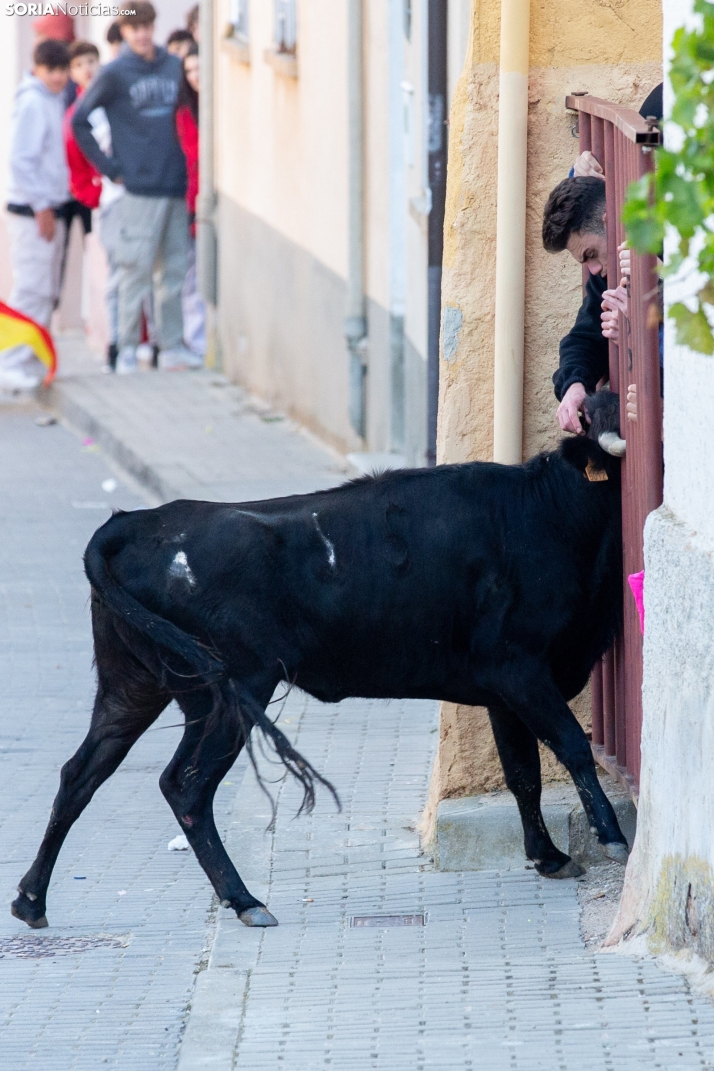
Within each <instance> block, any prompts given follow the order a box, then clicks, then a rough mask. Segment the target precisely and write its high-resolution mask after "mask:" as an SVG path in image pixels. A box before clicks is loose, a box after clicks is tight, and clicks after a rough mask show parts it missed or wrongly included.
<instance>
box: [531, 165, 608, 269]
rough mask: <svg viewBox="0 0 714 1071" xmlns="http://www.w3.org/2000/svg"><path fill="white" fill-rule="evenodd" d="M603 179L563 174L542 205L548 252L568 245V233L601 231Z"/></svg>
mask: <svg viewBox="0 0 714 1071" xmlns="http://www.w3.org/2000/svg"><path fill="white" fill-rule="evenodd" d="M604 211H605V183H604V182H603V180H602V179H599V178H566V179H563V181H562V182H559V183H558V185H557V186H556V187H555V189H554V190H553V191H552V193H551V195H550V197H549V198H548V200H547V201H546V203H545V208H544V209H543V245H544V246H545V248H546V249H547V250H548V252H549V253H561V252H562V251H563V250H564V249H566V248H567V245H568V241H569V239H570V235H571V234H585V233H588V234H604V233H605V224H604V223H603V219H602V217H603V213H604Z"/></svg>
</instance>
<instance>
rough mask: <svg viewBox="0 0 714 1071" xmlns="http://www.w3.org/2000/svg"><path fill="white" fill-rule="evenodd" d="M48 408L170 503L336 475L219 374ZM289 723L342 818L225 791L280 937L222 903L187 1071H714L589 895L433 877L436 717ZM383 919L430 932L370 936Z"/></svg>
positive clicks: (689, 1025)
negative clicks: (334, 791) (607, 932)
mask: <svg viewBox="0 0 714 1071" xmlns="http://www.w3.org/2000/svg"><path fill="white" fill-rule="evenodd" d="M55 402H56V404H57V405H58V406H59V407H60V409H61V411H62V412H63V413H64V414H65V416H66V417H67V418H68V419H69V420H70V421H71V422H72V423H73V424H74V425H75V427H77V428H80V429H81V430H82V431H83V432H84V433H85V434H91V435H92V436H93V437H94V438H96V439H97V441H98V442H100V443H101V444H102V445H103V446H105V447H106V449H107V450H108V451H109V452H110V454H111V456H113V457H114V458H120V459H121V458H124V459H125V460H126V459H127V457H128V458H129V462H130V465H129V467H130V468H132V471H133V472H134V475H135V476H137V477H138V478H140V479H143V480H144V482H145V484H147V485H148V486H149V487H151V488H152V489H153V492H154V494H155V495H157V496H161V497H166V496H167V492H170V493H178V494H183V495H194V496H195V497H217V498H227V499H231V498H233V499H240V498H248V497H252V496H253V495H256V496H257V495H258V494H280V493H286V492H289V491H291V490H294V489H295V490H296V489H303V488H304V489H306V490H307V489H311V488H312V487H314V486H318V485H323V486H327V485H328V484H329V483H336V482H339V481H340V480H341V479H343V478H344V477H343V474H342V472H340V468H341V465H340V462H339V460H338V459H336V458H333V457H332V456H331V455H330V454H329V453H327V452H325V451H323V450H321V448H320V447H319V445H318V444H317V443H315V442H314V441H311V440H310V439H309V438H307V437H305V436H303V435H302V434H301V433H300V432H299V431H297V430H296V429H294V428H293V427H292V426H291V425H290V424H289V422H286V421H281V420H274V419H272V418H273V417H274V416H276V415H277V414H270V413H269V412H267V413H266V412H263V413H262V414H261V413H260V410H259V408H256V407H255V406H254V405H253V403H252V402H251V401H250V399H247V398H246V397H245V396H244V395H243V394H242V393H241V392H240V391H238V390H237V388H233V387H230V386H226V385H225V384H224V383H221V382H220V377H212V376H211V374H210V373H204V374H201V375H199V376H194V375H183V376H179V375H177V376H159V375H155V376H137V377H133V378H130V379H126V380H119V379H116V378H113V377H84V378H80V379H76V380H72V381H70V380H66V381H65V382H64V383H60V384H58V387H57V388H56V390H55ZM232 407H234V408H232ZM261 415H262V417H267V420H266V419H261ZM201 428H203V431H202V432H201ZM207 428H210V429H211V430H210V431H208V430H206V429H207ZM217 429H219V430H217ZM122 451H124V453H122ZM127 452H128V454H127ZM166 465H171V466H173V467H172V469H171V471H170V472H169V471H168V469H167V468H166ZM152 481H155V482H153V483H152ZM281 725H283V726H285V727H286V731H287V732H289V733H290V734H291V735H292V736H293V738H294V739H295V740H296V743H297V746H298V747H299V748H300V749H301V750H302V751H303V752H304V753H305V754H306V755H307V757H308V758H309V759H310V760H311V761H313V762H314V763H315V765H316V766H317V768H318V769H320V770H322V771H323V772H324V773H325V774H326V775H327V776H328V777H330V778H331V779H332V780H333V781H334V782H335V784H336V786H337V788H338V790H339V791H340V794H341V796H342V800H343V805H344V810H343V811H342V813H336V812H335V810H334V807H333V805H332V803H331V801H330V799H329V797H327V796H326V794H325V793H321V794H320V796H319V799H318V806H317V808H316V811H315V814H314V815H313V816H312V817H301V818H299V819H297V820H294V818H293V816H294V813H295V810H296V808H297V805H298V802H299V800H298V793H297V791H296V788H295V786H293V785H292V784H291V783H289V782H280V781H278V782H277V783H276V784H275V785H274V792H275V793H276V795H277V800H278V809H277V820H276V825H275V830H274V832H272V833H266V825H267V823H268V821H269V817H270V812H269V808H268V806H267V803H266V800H265V797H264V796H263V795H262V793H261V792H260V791H259V789H258V787H257V785H256V782H255V779H254V777H253V775H252V772H250V771H248V772H247V773H246V774H245V776H244V777H243V778H242V780H241V781H240V787H238V788H237V789H236V787H235V786H234V787H231V789H230V791H231V793H232V794H233V793H235V796H234V805H233V810H232V814H231V817H230V820H229V822H228V826H227V832H226V842H227V845H228V848H229V851H230V853H231V855H232V856H233V858H234V860H235V862H236V865H237V867H238V869H239V871H240V872H241V875H242V876H243V878H244V879H245V880H246V882H247V883H248V885H249V887H250V888H251V889H252V891H253V892H254V893H255V894H256V895H257V896H260V897H261V898H264V899H266V901H267V903H268V905H269V907H270V909H271V910H272V911H273V912H274V914H276V916H277V917H278V919H279V920H280V926H279V927H278V928H277V929H272V930H266V931H255V930H248V929H246V928H245V927H243V926H242V925H241V924H240V923H238V921H237V919H236V918H235V916H234V915H233V913H232V912H229V911H224V910H223V909H221V908H218V910H217V927H216V931H215V939H214V940H213V943H212V946H211V951H210V956H209V957H208V961H207V963H204V962H202V963H201V964H200V966H201V967H204V966H205V969H202V970H199V973H198V974H197V980H196V986H195V990H194V992H193V995H192V998H191V1009H190V1016H189V1019H188V1026H187V1029H186V1033H185V1036H184V1040H183V1044H182V1046H181V1050H180V1054H179V1063H178V1068H179V1071H198V1069H199V1068H212V1069H220V1071H224V1069H225V1071H228V1069H230V1071H262V1069H263V1068H264V1069H266V1071H268V1069H270V1071H273V1069H277V1068H280V1069H282V1071H313V1069H315V1071H316V1069H318V1068H319V1069H321V1071H328V1069H330V1071H352V1069H354V1071H358V1069H359V1071H367V1069H372V1068H377V1069H383V1071H387V1069H388V1071H427V1069H435V1071H460V1069H461V1068H464V1069H466V1068H470V1069H478V1071H500V1069H501V1068H503V1069H506V1068H507V1069H509V1071H531V1069H536V1068H537V1069H542V1071H576V1069H577V1071H600V1069H602V1071H635V1069H637V1071H640V1069H641V1071H645V1069H647V1071H650V1069H660V1071H680V1069H682V1071H683V1069H685V1068H686V1069H690V1068H697V1069H699V1071H707V1069H709V1071H711V1069H712V1068H714V1005H712V1004H711V1003H710V1002H709V1001H707V1000H705V999H704V998H700V997H698V996H697V995H695V994H693V993H692V992H691V991H690V990H689V987H688V984H687V981H686V979H684V978H682V977H681V976H680V975H677V974H668V973H665V972H664V971H662V970H660V968H658V967H657V965H656V964H655V963H654V961H652V960H651V959H637V958H635V957H625V956H619V955H614V954H611V953H610V954H602V953H597V952H595V951H592V950H589V949H588V948H587V947H586V945H585V942H584V940H583V937H582V934H581V924H580V911H579V905H578V897H577V883H576V882H573V881H564V882H552V881H550V882H549V881H546V880H543V879H541V878H539V877H538V876H537V875H536V874H535V872H534V871H533V870H530V869H526V868H525V867H524V868H523V869H522V870H513V871H504V872H500V873H499V872H481V873H465V874H454V873H439V872H436V871H434V870H433V867H432V865H431V861H430V860H429V859H428V858H425V857H424V856H423V855H421V853H420V849H419V842H418V837H417V835H416V833H415V827H416V822H417V820H418V817H419V814H420V811H421V809H422V807H423V803H424V799H425V795H426V788H427V784H428V778H429V772H430V767H431V762H432V759H433V753H434V749H435V746H436V739H437V733H436V726H437V711H436V704H433V703H414V702H392V703H377V702H366V701H359V700H353V701H349V702H345V703H342V704H340V705H339V706H323V705H321V704H319V703H317V702H316V701H314V700H312V699H309V698H306V697H304V696H300V695H298V694H293V695H291V696H290V697H289V699H288V701H287V703H286V705H285V708H284V711H283V714H282V716H281ZM271 776H273V777H277V771H275V769H274V768H273V770H272V774H271ZM229 780H231V781H235V780H237V778H234V777H233V776H230V777H229ZM127 852H128V853H129V857H130V858H131V852H130V849H129V848H127ZM202 889H203V898H204V899H203V903H204V910H205V911H207V910H208V908H209V904H210V902H211V900H210V896H209V890H208V886H207V883H206V882H205V881H203V884H202ZM56 910H57V908H56V906H55V907H52V906H51V907H50V911H51V912H56ZM384 915H390V916H404V915H406V916H415V915H416V916H420V915H421V916H423V922H424V924H423V925H421V924H416V925H396V926H394V925H376V926H375V925H373V924H371V923H373V922H374V917H375V916H384ZM360 917H362V922H363V923H365V924H359V920H360ZM355 919H356V920H357V924H354V922H355ZM52 920H53V914H52V913H51V914H50V922H51V923H52ZM162 921H163V920H162V919H158V920H157V927H158V928H159V929H160V928H161V923H162ZM389 921H391V922H394V921H395V920H394V919H391V920H389ZM396 921H399V920H398V919H397V920H396ZM402 921H404V920H402ZM412 921H413V922H416V923H420V922H421V920H420V919H416V920H414V919H412ZM130 947H131V946H130ZM137 1066H141V1067H148V1068H153V1067H154V1066H156V1067H162V1066H164V1065H163V1064H161V1063H159V1062H155V1063H148V1064H147V1063H146V1062H144V1063H142V1062H141V1061H140V1060H139V1061H138V1062H137Z"/></svg>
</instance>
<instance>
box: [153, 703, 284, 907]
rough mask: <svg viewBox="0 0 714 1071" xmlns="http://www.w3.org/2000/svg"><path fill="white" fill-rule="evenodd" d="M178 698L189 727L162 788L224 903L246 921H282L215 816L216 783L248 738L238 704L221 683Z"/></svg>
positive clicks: (167, 768) (165, 772)
mask: <svg viewBox="0 0 714 1071" xmlns="http://www.w3.org/2000/svg"><path fill="white" fill-rule="evenodd" d="M271 691H272V688H271ZM176 699H177V701H178V703H179V705H180V707H181V709H182V710H183V712H184V714H185V715H186V729H185V732H184V735H183V737H182V739H181V743H180V744H179V746H178V749H177V751H176V754H175V755H174V757H173V758H172V760H171V762H170V763H169V765H168V766H167V767H166V769H165V770H164V772H163V774H162V775H161V780H160V782H159V784H160V785H161V791H162V792H163V794H164V796H165V797H166V799H167V801H168V803H169V806H170V807H171V809H172V811H173V812H174V814H175V815H176V818H177V819H178V822H179V824H180V826H181V828H182V830H183V831H184V833H185V835H186V838H187V840H188V842H189V844H190V845H191V847H192V848H193V850H194V853H195V855H196V858H197V859H198V861H199V863H200V864H201V866H202V867H203V869H204V871H205V872H206V875H207V877H208V880H209V881H210V882H211V885H212V886H213V888H214V889H215V891H216V895H217V896H218V898H219V900H220V901H221V903H222V904H223V906H224V907H232V908H233V909H234V910H235V912H236V914H237V915H238V918H239V919H240V920H241V922H243V923H244V924H245V925H246V926H277V924H278V923H277V919H275V918H274V916H273V915H271V913H270V912H269V911H268V909H267V908H266V906H265V905H264V904H262V903H261V902H260V900H256V898H255V897H254V896H251V894H250V893H249V892H248V889H247V888H246V886H245V885H244V884H243V882H242V881H241V878H240V876H239V874H238V871H237V870H236V868H235V867H234V866H233V863H232V861H231V858H230V856H229V855H228V853H227V851H226V849H225V848H224V846H223V843H222V841H221V838H220V837H219V835H218V830H217V829H216V824H215V820H214V817H213V797H214V796H215V793H216V789H217V787H218V785H219V784H220V782H221V780H222V779H223V778H224V777H225V775H226V774H227V773H228V771H229V770H230V768H231V766H232V765H233V763H234V762H235V760H236V758H237V757H238V753H239V752H240V750H241V748H242V747H243V745H244V744H245V733H244V729H243V725H242V723H241V721H240V718H239V715H238V712H237V708H236V707H235V705H234V704H231V703H226V702H224V701H223V698H222V696H221V693H220V690H219V689H216V690H215V691H212V690H211V689H210V688H202V689H201V690H199V691H196V692H190V693H186V694H184V695H182V696H177V697H176ZM214 702H216V703H217V705H216V706H215V708H214Z"/></svg>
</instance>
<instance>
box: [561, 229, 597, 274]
mask: <svg viewBox="0 0 714 1071" xmlns="http://www.w3.org/2000/svg"><path fill="white" fill-rule="evenodd" d="M602 218H603V222H604V220H605V217H604V216H603V217H602ZM567 249H568V252H569V253H572V255H573V256H574V257H575V259H576V260H577V262H578V264H584V265H585V267H586V268H587V269H588V271H589V272H590V273H591V274H592V275H607V231H606V230H604V231H603V233H602V234H595V233H593V232H592V231H573V233H572V234H571V235H570V238H569V239H568V245H567Z"/></svg>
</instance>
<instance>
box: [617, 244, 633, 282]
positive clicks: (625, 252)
mask: <svg viewBox="0 0 714 1071" xmlns="http://www.w3.org/2000/svg"><path fill="white" fill-rule="evenodd" d="M617 254H618V257H619V260H620V274H621V275H622V276H624V282H625V283H626V282H627V281H629V278H630V250H629V249H628V248H627V242H621V243H620V245H618V247H617ZM622 285H623V283H620V286H622Z"/></svg>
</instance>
